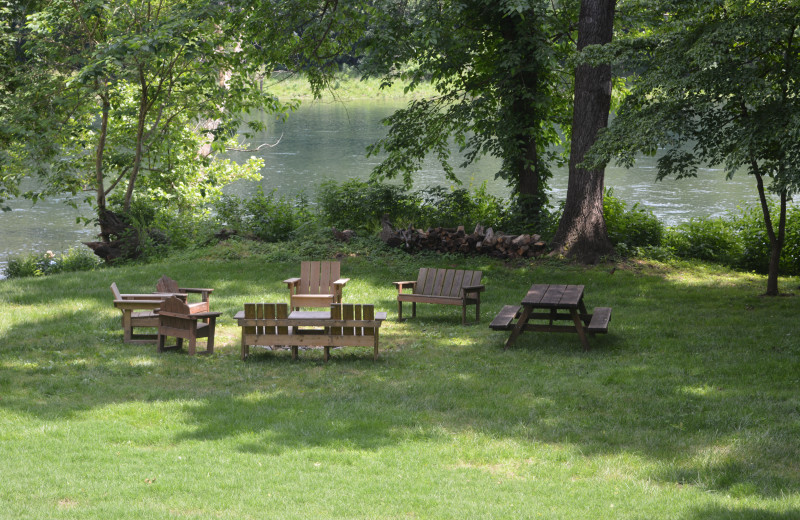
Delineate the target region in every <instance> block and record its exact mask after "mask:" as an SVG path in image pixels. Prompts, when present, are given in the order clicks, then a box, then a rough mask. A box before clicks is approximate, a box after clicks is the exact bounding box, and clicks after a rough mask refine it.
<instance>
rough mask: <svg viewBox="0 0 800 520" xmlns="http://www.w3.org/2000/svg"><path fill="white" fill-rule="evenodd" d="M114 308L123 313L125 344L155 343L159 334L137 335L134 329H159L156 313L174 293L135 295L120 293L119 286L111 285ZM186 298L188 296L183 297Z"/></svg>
mask: <svg viewBox="0 0 800 520" xmlns="http://www.w3.org/2000/svg"><path fill="white" fill-rule="evenodd" d="M111 293H112V294H113V295H114V307H116V308H117V309H119V310H120V311H122V331H123V341H124V342H125V343H155V342H156V341H157V340H158V335H157V334H143V333H135V332H134V327H136V328H139V327H147V328H156V327H158V314H156V313H155V312H154V309H157V308H158V307H160V306H161V303H162V302H163V301H164V299H165V298H168V297H170V296H172V293H150V294H134V293H120V292H119V289H118V288H117V284H116V282H115V283H112V284H111ZM182 296H183V298H184V299H185V298H186V295H185V294H184V295H182ZM179 297H180V296H179Z"/></svg>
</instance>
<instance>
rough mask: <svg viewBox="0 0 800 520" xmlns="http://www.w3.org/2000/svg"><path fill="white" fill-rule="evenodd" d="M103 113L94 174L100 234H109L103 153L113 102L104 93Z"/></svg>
mask: <svg viewBox="0 0 800 520" xmlns="http://www.w3.org/2000/svg"><path fill="white" fill-rule="evenodd" d="M101 102H102V114H101V116H100V135H99V136H98V138H97V150H96V153H95V163H94V176H95V190H97V197H96V200H97V217H98V219H99V221H100V235H101V236H108V230H106V229H103V224H104V219H103V214H104V213H105V212H106V187H105V184H104V183H103V177H104V175H103V154H104V153H105V149H106V136H108V112H109V110H110V109H111V104H110V103H109V101H108V96H107V94H106V93H103V94H102V96H101Z"/></svg>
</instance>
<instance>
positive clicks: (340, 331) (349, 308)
mask: <svg viewBox="0 0 800 520" xmlns="http://www.w3.org/2000/svg"><path fill="white" fill-rule="evenodd" d="M331 319H333V320H345V321H351V320H355V321H361V320H364V321H372V320H374V319H375V306H374V305H362V304H355V303H332V304H331ZM331 335H334V336H374V335H375V327H331Z"/></svg>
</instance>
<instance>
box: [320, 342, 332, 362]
mask: <svg viewBox="0 0 800 520" xmlns="http://www.w3.org/2000/svg"><path fill="white" fill-rule="evenodd" d="M322 349H323V354H322V359H323V361H325V362H326V363H327V362H328V360H329V359H330V358H331V347H329V346H327V345H326V346H324V347H322Z"/></svg>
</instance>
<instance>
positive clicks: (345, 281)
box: [333, 278, 350, 287]
mask: <svg viewBox="0 0 800 520" xmlns="http://www.w3.org/2000/svg"><path fill="white" fill-rule="evenodd" d="M349 281H350V278H339V279H338V280H336V281H335V282H333V285H341V286H342V287H344V286H345V284H346V283H347V282H349Z"/></svg>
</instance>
